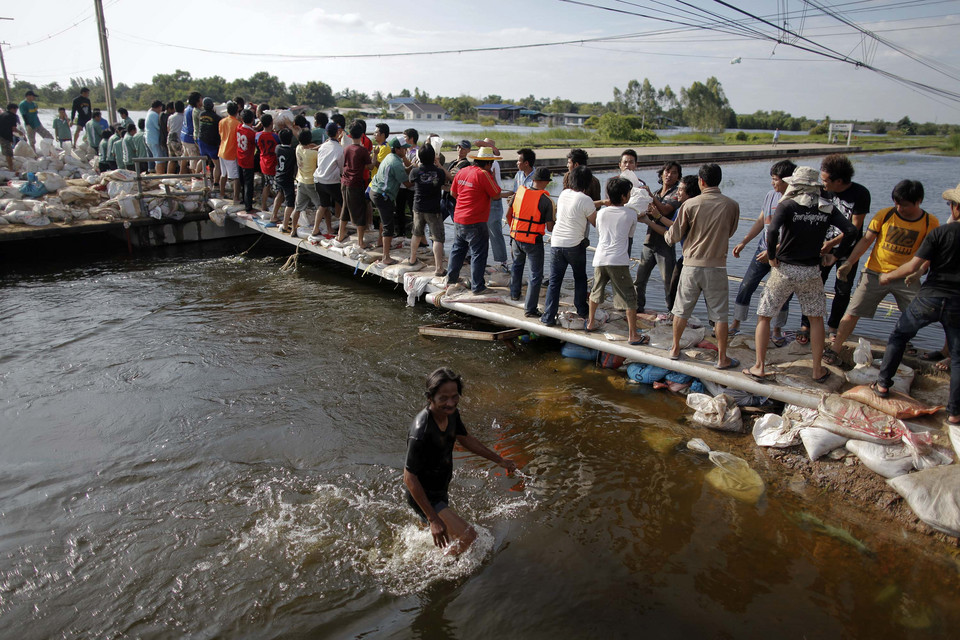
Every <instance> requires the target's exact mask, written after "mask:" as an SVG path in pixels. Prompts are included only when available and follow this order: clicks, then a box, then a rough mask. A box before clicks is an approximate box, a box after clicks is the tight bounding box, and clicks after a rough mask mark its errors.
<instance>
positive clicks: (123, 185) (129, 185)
mask: <svg viewBox="0 0 960 640" xmlns="http://www.w3.org/2000/svg"><path fill="white" fill-rule="evenodd" d="M136 192H137V184H136V183H135V182H122V181H119V180H111V181H110V182H108V183H107V195H108V196H110V197H111V198H116V197H117V196H119V195H121V194H130V193H136Z"/></svg>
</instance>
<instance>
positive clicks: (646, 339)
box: [630, 336, 650, 347]
mask: <svg viewBox="0 0 960 640" xmlns="http://www.w3.org/2000/svg"><path fill="white" fill-rule="evenodd" d="M648 342H650V336H640V337H639V338H638V339H637V340H632V341H631V342H630V345H631V346H634V347H639V346H640V345H644V344H647V343H648Z"/></svg>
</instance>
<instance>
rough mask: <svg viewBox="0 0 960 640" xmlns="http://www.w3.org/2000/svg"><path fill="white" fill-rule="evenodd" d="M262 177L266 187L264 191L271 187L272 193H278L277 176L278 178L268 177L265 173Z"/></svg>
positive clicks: (274, 176)
mask: <svg viewBox="0 0 960 640" xmlns="http://www.w3.org/2000/svg"><path fill="white" fill-rule="evenodd" d="M260 175H262V176H263V187H264V189H266V188H267V187H269V188H270V190H271V191H273V192H274V193H276V191H277V176H276V175H272V176H268V175H267V174H265V173H261V174H260Z"/></svg>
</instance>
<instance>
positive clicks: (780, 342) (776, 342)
mask: <svg viewBox="0 0 960 640" xmlns="http://www.w3.org/2000/svg"><path fill="white" fill-rule="evenodd" d="M770 341H771V342H773V346H775V347H777V348H780V347H785V346H786V345H787V344H788V343H789V342H790V338H788V337H787V336H780V337H779V338H770Z"/></svg>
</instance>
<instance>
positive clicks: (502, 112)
mask: <svg viewBox="0 0 960 640" xmlns="http://www.w3.org/2000/svg"><path fill="white" fill-rule="evenodd" d="M476 109H477V118H495V119H497V120H504V121H506V122H516V120H517V118H519V117H520V112H521V111H523V110H524V109H523V107H518V106H517V105H515V104H482V105H480V106H479V107H476Z"/></svg>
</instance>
